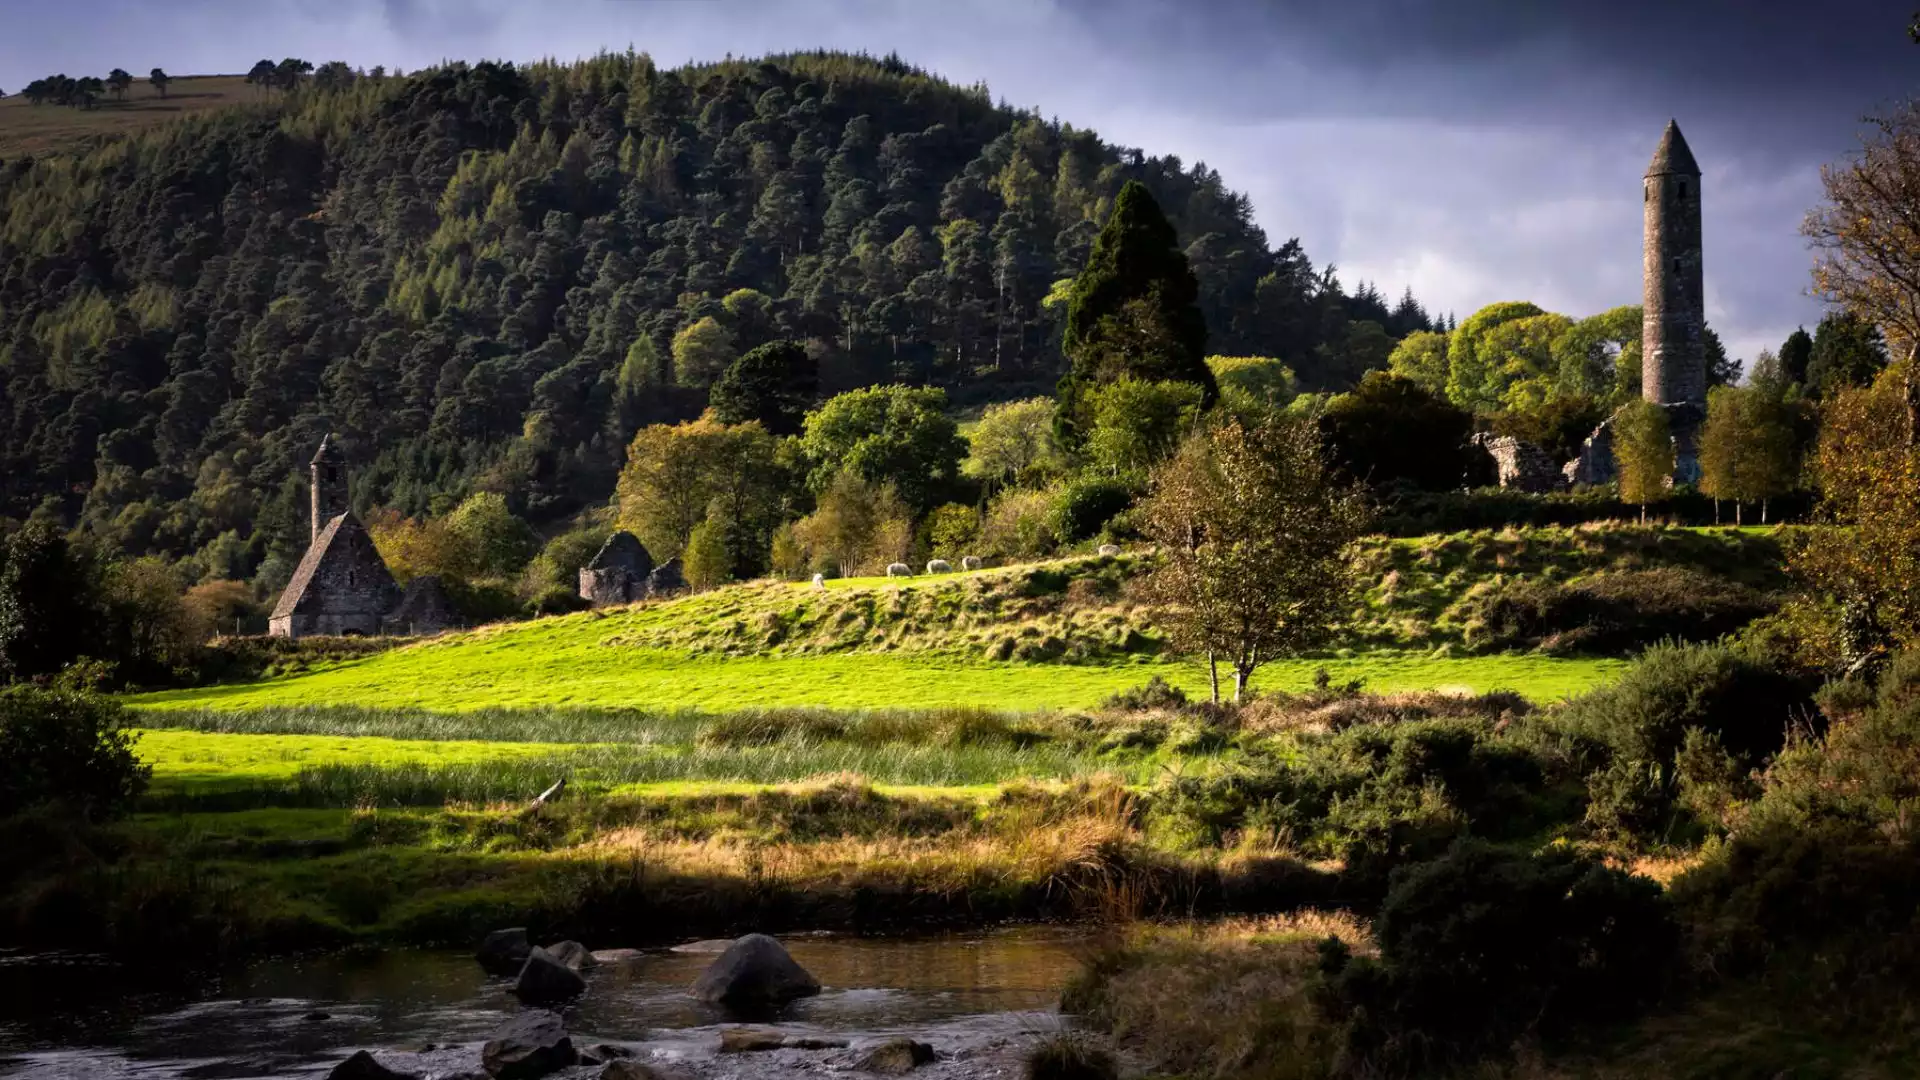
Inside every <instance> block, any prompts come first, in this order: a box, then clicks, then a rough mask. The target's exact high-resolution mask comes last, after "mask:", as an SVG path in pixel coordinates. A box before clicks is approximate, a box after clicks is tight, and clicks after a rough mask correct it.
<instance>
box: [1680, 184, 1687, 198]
mask: <svg viewBox="0 0 1920 1080" xmlns="http://www.w3.org/2000/svg"><path fill="white" fill-rule="evenodd" d="M1680 197H1681V198H1683V199H1684V198H1686V197H1687V182H1686V181H1685V180H1682V181H1680Z"/></svg>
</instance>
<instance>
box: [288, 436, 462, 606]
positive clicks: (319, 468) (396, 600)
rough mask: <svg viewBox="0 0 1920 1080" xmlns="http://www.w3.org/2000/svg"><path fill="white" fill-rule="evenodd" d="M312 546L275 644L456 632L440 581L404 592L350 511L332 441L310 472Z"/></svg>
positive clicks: (323, 443)
mask: <svg viewBox="0 0 1920 1080" xmlns="http://www.w3.org/2000/svg"><path fill="white" fill-rule="evenodd" d="M308 473H309V483H310V485H311V490H310V494H311V497H312V515H313V520H312V534H311V536H312V542H311V544H309V546H308V547H307V554H306V556H305V557H304V558H302V559H301V560H300V566H299V568H298V569H296V570H295V571H294V572H293V580H292V581H289V582H288V583H287V587H286V589H285V590H284V591H282V592H281V594H280V602H279V603H278V604H276V605H274V608H273V614H272V616H271V617H269V618H268V620H267V633H268V634H269V635H271V636H273V637H283V638H302V637H312V636H315V635H332V636H342V635H361V636H372V635H374V634H433V633H438V632H440V631H442V630H445V629H447V628H448V627H451V626H457V625H459V619H458V617H457V615H456V614H455V612H454V610H453V604H452V603H451V602H450V601H449V600H448V599H447V595H446V592H445V590H444V589H443V588H442V587H441V585H440V579H439V578H436V577H431V576H427V577H419V578H415V579H413V580H412V581H410V582H408V583H407V588H406V590H405V591H402V590H401V588H400V585H399V583H398V582H396V581H394V579H393V574H392V572H391V571H389V570H388V569H387V563H386V560H384V559H382V558H381V557H380V552H379V551H378V550H377V549H376V548H375V547H374V546H373V537H371V536H369V535H368V534H367V528H366V526H365V525H362V524H361V523H360V519H359V518H358V517H356V516H355V515H354V513H353V511H352V510H351V509H349V508H348V506H347V464H346V458H345V457H344V456H342V455H341V453H340V449H339V447H337V446H335V445H334V444H333V436H331V435H329V436H327V437H326V438H324V439H321V440H320V449H319V450H318V451H317V452H316V453H315V454H314V455H313V461H312V462H311V464H310V465H309V466H308Z"/></svg>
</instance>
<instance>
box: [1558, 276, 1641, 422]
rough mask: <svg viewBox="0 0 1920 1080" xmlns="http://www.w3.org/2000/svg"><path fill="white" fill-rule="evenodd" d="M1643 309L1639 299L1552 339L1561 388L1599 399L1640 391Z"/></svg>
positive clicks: (1615, 399) (1591, 316) (1586, 320)
mask: <svg viewBox="0 0 1920 1080" xmlns="http://www.w3.org/2000/svg"><path fill="white" fill-rule="evenodd" d="M1643 314H1644V313H1643V311H1642V309H1641V307H1640V305H1638V304H1630V305H1626V306H1623V307H1617V308H1613V309H1611V310H1609V311H1603V312H1601V313H1600V314H1598V315H1590V316H1588V317H1587V318H1584V319H1581V320H1580V321H1579V322H1576V323H1574V324H1573V325H1572V326H1569V327H1567V329H1566V331H1565V332H1564V333H1562V334H1561V335H1560V336H1559V337H1558V338H1557V339H1555V341H1554V343H1553V363H1554V381H1555V384H1556V386H1557V387H1558V389H1559V391H1560V393H1561V394H1566V395H1576V396H1580V397H1585V398H1588V399H1591V400H1593V401H1596V402H1608V401H1619V400H1622V399H1625V398H1628V397H1632V396H1633V395H1635V394H1638V393H1639V392H1640V349H1641V344H1640V335H1641V332H1642V330H1643V328H1644V326H1645V320H1644V318H1643ZM1595 423H1598V420H1596V421H1595ZM1588 431H1589V432H1591V431H1592V426H1591V425H1589V426H1588Z"/></svg>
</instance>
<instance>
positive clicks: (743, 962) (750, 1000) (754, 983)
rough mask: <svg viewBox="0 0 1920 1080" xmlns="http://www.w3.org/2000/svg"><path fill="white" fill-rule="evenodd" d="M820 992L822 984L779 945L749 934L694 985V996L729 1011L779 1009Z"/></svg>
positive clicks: (766, 937) (736, 943)
mask: <svg viewBox="0 0 1920 1080" xmlns="http://www.w3.org/2000/svg"><path fill="white" fill-rule="evenodd" d="M819 992H820V980H818V979H816V978H814V977H813V976H812V975H810V974H808V973H807V969H806V968H803V967H801V966H800V965H799V964H797V963H795V962H794V959H793V957H792V956H790V955H788V954H787V950H786V948H785V947H784V946H782V945H781V944H780V943H779V942H778V941H775V940H773V939H772V938H770V937H768V936H767V935H765V934H748V935H747V936H746V937H743V938H741V939H739V940H738V941H735V942H734V943H733V944H732V945H729V946H728V947H727V951H726V952H723V953H721V954H720V955H719V956H718V957H717V958H716V959H715V960H714V961H713V963H712V964H711V965H709V966H708V967H707V970H706V971H704V972H702V973H701V975H700V978H699V979H697V980H695V982H694V984H693V996H694V997H697V998H699V999H700V1000H701V1001H705V1002H710V1003H712V1004H716V1005H725V1006H727V1007H729V1008H736V1009H737V1008H768V1007H773V1008H777V1007H779V1006H782V1005H785V1004H787V1003H788V1002H790V1001H792V1000H794V999H795V998H803V997H808V996H810V995H813V994H817V993H819Z"/></svg>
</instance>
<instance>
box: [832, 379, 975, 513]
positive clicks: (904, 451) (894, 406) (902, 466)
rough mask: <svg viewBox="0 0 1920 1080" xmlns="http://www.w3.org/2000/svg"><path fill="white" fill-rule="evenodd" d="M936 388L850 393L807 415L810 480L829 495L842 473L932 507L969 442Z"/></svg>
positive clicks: (952, 476)
mask: <svg viewBox="0 0 1920 1080" xmlns="http://www.w3.org/2000/svg"><path fill="white" fill-rule="evenodd" d="M946 403H947V395H946V392H945V391H943V390H939V389H936V388H934V387H918V388H915V387H907V386H874V387H868V388H867V389H864V390H849V391H848V392H846V393H844V394H840V395H838V396H836V397H833V398H830V399H828V400H827V401H826V403H824V404H822V405H821V406H820V407H819V408H818V409H815V410H814V411H813V412H811V413H808V414H807V418H806V433H805V434H804V435H802V436H801V439H800V445H801V448H802V449H803V450H804V451H805V452H806V455H807V458H808V459H809V461H810V462H811V463H812V472H811V473H810V474H809V475H808V483H809V485H810V486H811V487H812V488H813V489H814V490H815V491H824V490H826V489H827V488H828V487H829V486H830V485H832V484H833V482H834V480H835V478H837V477H839V476H840V475H841V474H842V473H852V474H854V475H856V476H859V477H860V478H862V479H863V480H866V481H867V482H869V483H872V484H881V485H888V486H891V487H893V488H894V490H896V491H897V492H899V494H900V497H901V498H902V499H905V500H906V502H907V504H908V505H909V506H912V507H914V508H916V509H926V508H927V507H930V506H932V505H934V504H935V502H936V500H937V499H938V498H939V497H940V496H941V495H943V494H945V493H946V492H947V491H948V490H950V489H951V487H952V485H953V483H954V481H955V480H956V479H957V478H958V476H959V472H960V458H961V456H962V455H963V454H965V453H966V443H965V441H964V440H962V439H961V438H960V433H959V428H958V426H957V425H955V424H954V422H953V420H952V418H950V417H948V416H947V415H946V412H945V408H946Z"/></svg>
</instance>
